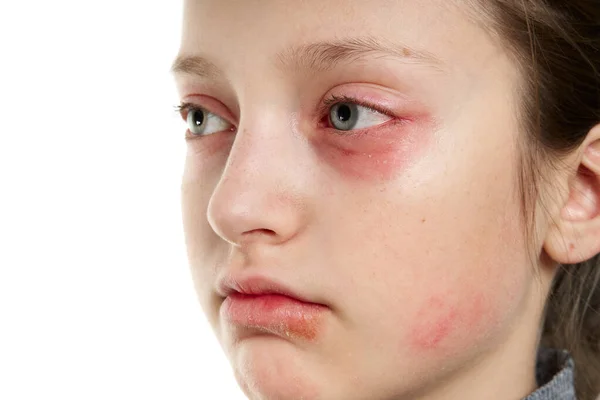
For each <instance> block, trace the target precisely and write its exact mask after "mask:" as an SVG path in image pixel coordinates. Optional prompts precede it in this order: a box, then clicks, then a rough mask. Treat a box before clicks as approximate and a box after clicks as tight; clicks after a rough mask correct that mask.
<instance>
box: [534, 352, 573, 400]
mask: <svg viewBox="0 0 600 400" xmlns="http://www.w3.org/2000/svg"><path fill="white" fill-rule="evenodd" d="M573 376H574V364H573V359H572V358H571V357H570V356H569V353H567V352H566V351H559V350H554V349H541V350H540V351H539V354H538V360H537V369H536V379H537V382H538V386H539V389H538V390H536V391H535V392H533V393H532V394H530V395H529V396H528V397H526V398H525V400H576V399H577V397H576V396H575V383H574V381H573Z"/></svg>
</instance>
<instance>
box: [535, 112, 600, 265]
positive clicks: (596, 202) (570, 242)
mask: <svg viewBox="0 0 600 400" xmlns="http://www.w3.org/2000/svg"><path fill="white" fill-rule="evenodd" d="M582 150H583V151H582V153H583V154H582V156H581V157H579V159H580V161H579V165H578V168H577V173H576V176H575V177H574V178H573V180H572V182H571V184H570V185H569V196H568V200H567V202H566V204H564V205H563V206H562V208H561V209H560V211H559V213H558V215H555V221H554V223H553V224H551V226H550V227H549V228H548V232H547V236H546V239H545V242H544V250H545V251H546V252H547V253H548V255H549V256H550V257H551V258H552V259H553V260H554V261H556V262H559V263H561V264H576V263H580V262H583V261H586V260H589V259H590V258H592V257H594V256H595V255H597V254H598V253H600V124H599V125H596V126H595V127H594V128H593V129H592V130H591V131H590V132H589V134H588V136H587V138H586V140H585V142H584V144H583V145H582Z"/></svg>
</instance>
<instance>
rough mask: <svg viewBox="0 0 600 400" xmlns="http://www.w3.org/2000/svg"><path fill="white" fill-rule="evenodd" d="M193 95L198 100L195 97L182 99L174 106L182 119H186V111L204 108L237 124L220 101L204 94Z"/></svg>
mask: <svg viewBox="0 0 600 400" xmlns="http://www.w3.org/2000/svg"><path fill="white" fill-rule="evenodd" d="M194 97H196V98H197V99H198V100H197V101H196V100H195V99H194V100H185V99H184V100H182V101H181V103H180V104H179V105H178V106H176V111H177V112H179V114H180V115H181V117H182V118H183V120H184V121H185V120H186V117H187V113H189V112H190V111H191V110H204V111H206V112H209V113H211V114H213V115H216V116H217V117H219V118H222V119H223V120H225V121H227V122H228V123H230V124H231V125H233V126H234V127H236V125H237V124H236V123H235V118H234V117H233V115H232V114H231V112H229V110H227V107H225V106H224V105H223V104H222V103H221V102H219V101H218V100H215V99H213V98H210V97H206V96H194Z"/></svg>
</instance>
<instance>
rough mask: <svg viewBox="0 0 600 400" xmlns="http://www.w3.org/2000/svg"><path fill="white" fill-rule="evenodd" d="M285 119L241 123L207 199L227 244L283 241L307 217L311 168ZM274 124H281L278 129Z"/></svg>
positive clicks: (210, 215) (212, 218) (214, 226)
mask: <svg viewBox="0 0 600 400" xmlns="http://www.w3.org/2000/svg"><path fill="white" fill-rule="evenodd" d="M285 125H286V124H285V123H284V121H275V120H274V119H271V120H270V121H269V122H267V121H262V123H261V124H258V123H257V124H252V125H249V124H247V125H246V127H242V124H241V121H240V126H239V129H238V133H237V135H236V137H235V140H234V142H233V145H232V147H231V150H230V153H229V157H228V159H227V163H226V165H225V168H224V170H223V173H222V176H221V179H220V180H219V182H218V184H217V186H216V187H215V189H214V191H213V193H212V196H211V197H210V201H209V203H208V210H207V213H208V215H207V217H208V221H209V223H210V225H211V227H212V229H213V230H214V231H215V232H216V233H217V234H218V235H219V236H220V237H221V238H223V239H224V240H226V241H227V242H229V243H231V244H233V245H237V246H244V245H247V244H249V243H250V242H261V243H264V244H271V245H273V244H281V243H284V242H286V241H289V240H290V239H291V238H293V237H294V236H295V235H297V234H298V233H299V232H300V231H301V230H302V228H303V226H304V225H306V222H307V219H308V201H307V200H308V196H307V190H306V189H307V187H308V186H307V179H306V177H307V168H306V165H304V166H303V165H302V164H306V163H303V162H302V159H303V155H302V154H303V152H302V149H303V148H304V147H303V146H302V145H301V143H300V142H301V140H300V139H299V137H298V136H297V135H292V134H291V132H288V130H287V129H281V127H282V126H285ZM276 127H280V128H279V129H277V128H276Z"/></svg>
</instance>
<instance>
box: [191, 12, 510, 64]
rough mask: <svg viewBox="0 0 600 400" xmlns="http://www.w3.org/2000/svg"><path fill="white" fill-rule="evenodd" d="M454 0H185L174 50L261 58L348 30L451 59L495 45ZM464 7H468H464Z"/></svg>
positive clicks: (472, 57)
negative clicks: (178, 41) (178, 44)
mask: <svg viewBox="0 0 600 400" xmlns="http://www.w3.org/2000/svg"><path fill="white" fill-rule="evenodd" d="M469 3H470V2H457V1H454V0H443V1H440V0H393V1H390V0H363V1H355V0H328V1H322V0H297V1H283V0H250V1H249V0H186V1H185V8H184V10H185V14H184V30H183V40H182V43H181V52H182V53H191V54H193V53H196V52H201V53H202V54H203V55H208V56H210V57H211V59H214V61H216V62H221V63H223V64H228V65H232V64H231V63H238V64H240V63H246V62H253V61H254V62H258V61H265V62H266V61H267V59H268V58H269V57H268V56H271V58H270V60H272V59H273V57H272V56H274V55H276V54H277V53H280V52H282V51H285V49H287V48H290V47H293V46H298V45H303V44H310V43H313V42H319V41H331V40H338V41H339V40H344V39H345V38H351V37H356V36H369V37H379V38H385V39H387V40H388V41H391V42H396V43H399V44H400V45H402V44H404V45H407V46H408V47H410V48H411V49H415V50H417V51H422V52H427V53H430V54H432V55H434V56H435V57H436V58H439V59H441V60H444V61H446V62H448V63H449V64H450V65H451V66H452V65H454V66H456V65H459V64H460V62H461V61H463V62H470V63H471V64H472V63H473V62H474V61H476V60H477V61H481V62H483V61H485V60H488V59H490V58H491V57H493V56H494V55H495V54H496V53H497V52H498V51H499V50H500V49H499V48H498V47H497V46H495V45H494V44H493V43H492V41H491V38H490V37H489V36H488V35H487V34H486V32H485V30H483V29H482V28H481V27H480V26H479V25H478V24H476V23H475V22H473V21H472V19H471V18H470V16H471V15H472V13H471V12H470V11H472V9H470V7H471V6H468V5H467V4H469ZM467 7H469V9H467Z"/></svg>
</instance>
